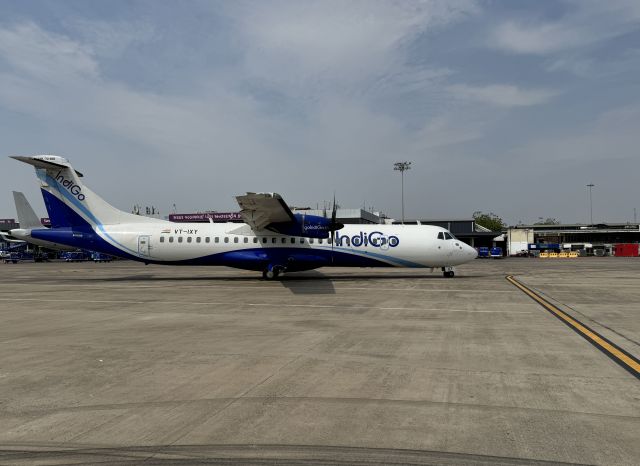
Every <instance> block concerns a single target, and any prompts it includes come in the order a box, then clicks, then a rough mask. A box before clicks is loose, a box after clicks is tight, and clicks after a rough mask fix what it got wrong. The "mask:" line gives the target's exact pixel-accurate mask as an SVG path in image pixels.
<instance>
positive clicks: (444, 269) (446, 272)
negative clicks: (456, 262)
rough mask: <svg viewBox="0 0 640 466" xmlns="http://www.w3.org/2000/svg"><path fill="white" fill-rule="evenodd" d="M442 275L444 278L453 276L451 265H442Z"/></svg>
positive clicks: (453, 271)
mask: <svg viewBox="0 0 640 466" xmlns="http://www.w3.org/2000/svg"><path fill="white" fill-rule="evenodd" d="M442 276H443V277H445V278H453V277H454V276H455V270H454V269H453V267H442Z"/></svg>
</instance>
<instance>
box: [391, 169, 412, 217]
mask: <svg viewBox="0 0 640 466" xmlns="http://www.w3.org/2000/svg"><path fill="white" fill-rule="evenodd" d="M393 169H394V170H396V171H399V172H400V178H401V180H402V181H401V182H402V224H403V225H404V172H405V171H407V170H409V169H411V162H396V163H394V164H393Z"/></svg>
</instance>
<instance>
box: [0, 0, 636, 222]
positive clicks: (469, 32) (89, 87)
mask: <svg viewBox="0 0 640 466" xmlns="http://www.w3.org/2000/svg"><path fill="white" fill-rule="evenodd" d="M0 11H1V12H2V14H0V148H1V150H0V180H1V181H0V186H1V187H2V189H1V190H0V218H15V216H16V215H15V208H14V206H13V199H12V196H11V191H12V190H17V191H23V192H25V194H26V195H27V198H28V199H29V200H30V201H31V203H32V205H33V206H34V208H35V210H36V212H37V213H38V214H40V215H41V216H45V209H44V204H43V201H42V198H41V196H40V194H39V189H38V185H37V181H36V178H35V175H34V173H33V170H32V168H31V167H29V166H27V165H24V164H21V163H19V162H17V161H14V160H11V159H9V158H8V157H7V156H9V155H35V154H55V155H60V156H63V157H66V158H67V159H69V160H70V162H71V163H72V164H73V166H74V167H75V168H76V169H78V170H79V171H81V172H83V173H84V174H85V178H84V181H85V183H86V184H87V186H89V187H90V188H91V189H92V190H93V191H95V192H97V193H98V194H100V195H101V196H102V197H103V198H105V199H106V200H107V201H109V202H110V203H112V204H113V205H115V206H116V207H118V208H121V209H123V210H127V211H130V210H131V209H132V206H133V205H134V204H140V205H143V206H144V205H153V206H155V207H157V208H158V209H159V210H160V212H161V214H168V213H170V211H171V210H172V209H173V205H174V204H175V205H176V208H177V210H178V211H179V212H183V213H186V212H194V211H203V210H217V211H235V210H237V205H236V203H235V199H234V196H235V195H238V194H242V193H244V192H246V191H254V192H278V193H280V194H281V195H282V196H283V197H284V199H285V200H286V201H287V203H288V204H289V205H293V206H309V207H316V206H317V205H319V206H320V207H321V208H322V206H323V205H324V203H325V202H328V201H330V200H331V199H332V198H333V196H334V193H335V196H336V198H337V201H338V203H339V204H340V205H341V206H343V207H347V208H355V207H362V206H365V207H366V208H367V209H373V210H376V211H382V212H384V213H386V214H387V215H389V216H391V217H395V218H399V217H400V215H401V179H400V174H399V172H396V171H394V170H393V164H394V162H398V161H411V162H412V165H411V170H409V171H407V172H405V175H404V198H405V216H406V217H407V218H430V219H442V218H450V219H454V218H470V217H471V216H472V214H473V212H475V211H483V212H493V213H495V214H497V215H498V216H500V217H502V218H503V219H504V220H505V221H506V222H507V223H508V224H511V225H513V224H517V223H520V222H522V223H532V222H535V221H538V219H539V218H540V217H542V218H548V217H552V218H556V219H558V220H560V221H562V222H565V223H574V222H578V223H587V222H588V221H589V208H590V205H589V194H588V188H587V187H586V185H587V184H589V183H593V184H595V186H594V188H593V217H594V221H595V222H607V221H608V222H614V221H620V222H624V221H633V215H634V214H633V212H634V208H637V209H638V210H640V184H639V183H638V177H639V176H640V2H638V1H637V0H607V1H606V2H603V1H601V0H565V1H560V0H557V1H544V0H540V1H535V2H514V1H510V0H504V1H500V0H486V1H481V0H478V1H474V0H446V1H439V0H432V1H409V0H403V1H375V0H366V1H347V0H340V1H331V0H322V1H312V0H300V1H271V0H260V1H253V2H252V1H247V2H245V1H231V0H229V1H220V2H218V1H212V0H207V1H186V0H183V1H180V2H175V1H164V0H150V1H135V0H128V1H120V0H110V1H108V2H106V1H105V2H87V1H84V0H81V1H72V0H53V1H32V0H21V1H17V0H14V1H8V0H0Z"/></svg>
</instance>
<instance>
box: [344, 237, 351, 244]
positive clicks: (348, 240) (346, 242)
mask: <svg viewBox="0 0 640 466" xmlns="http://www.w3.org/2000/svg"><path fill="white" fill-rule="evenodd" d="M344 243H345V244H346V245H347V246H351V239H350V238H349V237H348V236H345V237H344Z"/></svg>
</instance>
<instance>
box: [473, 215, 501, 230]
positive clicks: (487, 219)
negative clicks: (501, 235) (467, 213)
mask: <svg viewBox="0 0 640 466" xmlns="http://www.w3.org/2000/svg"><path fill="white" fill-rule="evenodd" d="M473 220H475V222H476V224H478V225H480V226H481V227H485V228H488V229H489V230H491V231H501V230H502V229H503V228H505V227H506V226H507V225H506V224H505V223H504V221H503V220H502V218H500V217H498V216H497V215H496V214H494V213H493V212H489V213H488V214H487V213H485V212H481V211H479V210H478V211H476V212H474V213H473Z"/></svg>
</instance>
